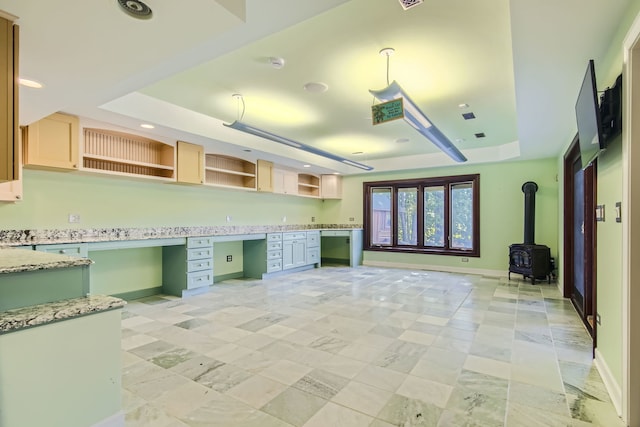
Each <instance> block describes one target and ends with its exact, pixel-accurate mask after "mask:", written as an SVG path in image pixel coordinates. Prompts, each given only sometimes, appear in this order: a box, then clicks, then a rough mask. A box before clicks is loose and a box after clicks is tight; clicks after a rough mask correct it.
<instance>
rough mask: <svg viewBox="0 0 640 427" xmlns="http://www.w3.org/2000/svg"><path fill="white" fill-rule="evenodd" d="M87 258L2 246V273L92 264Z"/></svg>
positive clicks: (0, 266) (0, 270)
mask: <svg viewBox="0 0 640 427" xmlns="http://www.w3.org/2000/svg"><path fill="white" fill-rule="evenodd" d="M92 263H93V261H91V260H90V259H86V258H74V257H70V256H67V255H58V254H52V253H47V252H40V251H32V250H28V249H18V248H6V247H0V274H2V273H20V272H24V271H36V270H47V269H53V268H66V267H76V266H82V265H89V264H92Z"/></svg>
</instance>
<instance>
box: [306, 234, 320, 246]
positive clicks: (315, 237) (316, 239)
mask: <svg viewBox="0 0 640 427" xmlns="http://www.w3.org/2000/svg"><path fill="white" fill-rule="evenodd" d="M318 245H320V232H319V231H309V232H307V247H314V246H318Z"/></svg>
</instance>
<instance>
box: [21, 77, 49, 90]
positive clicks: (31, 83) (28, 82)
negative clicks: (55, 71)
mask: <svg viewBox="0 0 640 427" xmlns="http://www.w3.org/2000/svg"><path fill="white" fill-rule="evenodd" d="M18 83H20V85H21V86H25V87H30V88H33V89H42V88H43V87H44V85H43V84H42V83H40V82H39V81H37V80H31V79H23V78H20V79H18Z"/></svg>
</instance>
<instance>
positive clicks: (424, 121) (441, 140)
mask: <svg viewBox="0 0 640 427" xmlns="http://www.w3.org/2000/svg"><path fill="white" fill-rule="evenodd" d="M369 92H371V94H372V95H373V96H375V97H376V98H377V99H378V100H380V101H391V100H392V99H398V98H402V99H403V104H404V119H405V121H406V122H407V123H409V124H410V125H411V126H413V127H414V128H415V129H416V130H417V131H418V132H420V133H421V134H422V135H424V136H425V137H427V139H428V140H430V141H431V142H433V143H434V144H435V146H436V147H438V148H439V149H441V150H442V151H443V152H445V153H446V154H447V155H448V156H449V157H451V158H452V159H453V160H455V161H456V162H466V161H467V158H466V157H465V156H464V155H463V154H462V153H461V152H460V151H459V150H458V149H457V148H456V146H455V145H453V143H452V142H451V141H449V138H447V137H446V136H445V135H444V134H443V133H442V132H440V129H438V128H437V127H435V126H434V124H433V123H431V122H430V121H429V119H428V118H427V116H425V115H424V113H423V112H422V111H420V109H419V108H418V106H417V105H416V104H415V103H414V102H413V101H412V100H411V98H409V96H408V95H407V94H406V93H405V92H404V91H403V90H402V88H401V87H400V85H399V84H398V83H397V82H396V81H394V82H393V83H391V84H390V85H389V86H387V87H386V88H384V89H382V90H369Z"/></svg>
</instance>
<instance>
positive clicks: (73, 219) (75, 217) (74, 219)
mask: <svg viewBox="0 0 640 427" xmlns="http://www.w3.org/2000/svg"><path fill="white" fill-rule="evenodd" d="M79 222H80V214H69V224H77V223H79Z"/></svg>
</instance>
